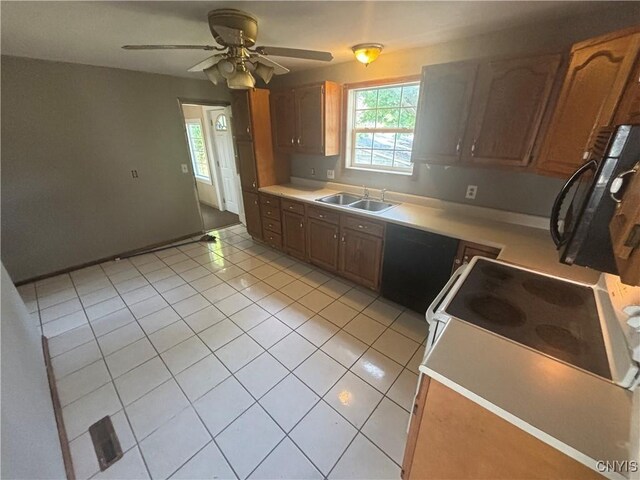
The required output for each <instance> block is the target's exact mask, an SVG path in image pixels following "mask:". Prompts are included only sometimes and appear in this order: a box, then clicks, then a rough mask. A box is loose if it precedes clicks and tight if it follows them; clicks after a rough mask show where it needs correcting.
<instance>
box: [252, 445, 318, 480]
mask: <svg viewBox="0 0 640 480" xmlns="http://www.w3.org/2000/svg"><path fill="white" fill-rule="evenodd" d="M249 478H251V479H255V480H272V479H273V480H275V479H289V478H297V479H318V480H320V479H322V478H323V476H322V474H321V473H320V472H319V471H318V469H317V468H316V467H314V466H313V464H312V463H311V462H310V461H309V459H308V458H307V457H305V456H304V455H303V454H302V452H301V451H300V449H299V448H298V447H296V446H295V445H294V444H293V442H292V441H291V440H289V439H288V438H285V439H284V440H283V441H282V442H280V444H279V445H278V446H277V447H276V448H275V450H273V452H271V453H270V454H269V456H268V457H267V458H266V459H264V461H263V462H262V463H261V464H260V466H259V467H258V468H256V469H255V470H254V472H253V473H252V474H251V475H250V476H249Z"/></svg>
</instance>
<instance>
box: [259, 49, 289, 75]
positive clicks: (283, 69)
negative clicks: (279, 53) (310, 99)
mask: <svg viewBox="0 0 640 480" xmlns="http://www.w3.org/2000/svg"><path fill="white" fill-rule="evenodd" d="M251 56H252V57H254V58H256V57H257V58H258V59H259V63H263V64H264V65H266V66H267V67H271V68H273V73H275V74H276V75H283V74H285V73H289V69H288V68H287V67H283V66H282V65H280V64H279V63H278V62H274V61H273V60H271V59H270V58H267V57H265V56H264V55H260V54H259V53H251Z"/></svg>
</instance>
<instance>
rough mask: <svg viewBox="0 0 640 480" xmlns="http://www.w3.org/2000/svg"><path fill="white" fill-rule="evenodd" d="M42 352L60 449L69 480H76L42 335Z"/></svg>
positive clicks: (46, 340) (49, 359)
mask: <svg viewBox="0 0 640 480" xmlns="http://www.w3.org/2000/svg"><path fill="white" fill-rule="evenodd" d="M42 353H43V354H44V364H45V367H46V369H47V379H48V380H49V391H50V393H51V402H52V403H53V414H54V415H55V417H56V425H57V426H58V438H59V439H60V449H61V450H62V461H63V462H64V470H65V472H66V473H67V480H75V479H76V474H75V472H74V471H73V460H72V459H71V450H70V449H69V438H68V437H67V429H66V428H65V426H64V419H63V417H62V406H61V405H60V397H58V388H57V387H56V380H55V376H54V374H53V365H52V364H51V356H50V355H49V340H48V339H47V337H45V336H44V335H43V336H42Z"/></svg>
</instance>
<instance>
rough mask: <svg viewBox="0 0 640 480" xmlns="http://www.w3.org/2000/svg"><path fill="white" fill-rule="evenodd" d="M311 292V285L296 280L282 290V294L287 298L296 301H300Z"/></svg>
mask: <svg viewBox="0 0 640 480" xmlns="http://www.w3.org/2000/svg"><path fill="white" fill-rule="evenodd" d="M283 274H284V273H283ZM284 275H286V274H284ZM274 276H275V275H274ZM290 278H294V277H290ZM311 290H313V287H312V286H311V285H309V284H308V283H304V282H301V281H300V280H294V281H292V282H291V283H289V284H287V285H285V286H284V287H282V288H280V291H281V292H282V293H284V294H285V295H286V296H287V297H291V298H293V299H294V300H298V299H299V298H301V297H304V296H305V295H306V294H307V293H309V292H310V291H311Z"/></svg>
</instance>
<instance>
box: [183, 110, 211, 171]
mask: <svg viewBox="0 0 640 480" xmlns="http://www.w3.org/2000/svg"><path fill="white" fill-rule="evenodd" d="M185 124H186V127H187V138H188V139H189V152H190V153H191V163H192V165H193V172H194V174H195V176H196V179H198V180H202V181H205V182H207V183H211V171H210V170H209V159H208V157H207V148H206V146H205V143H204V130H203V128H202V121H201V120H200V119H199V118H193V119H187V120H186V121H185Z"/></svg>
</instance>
